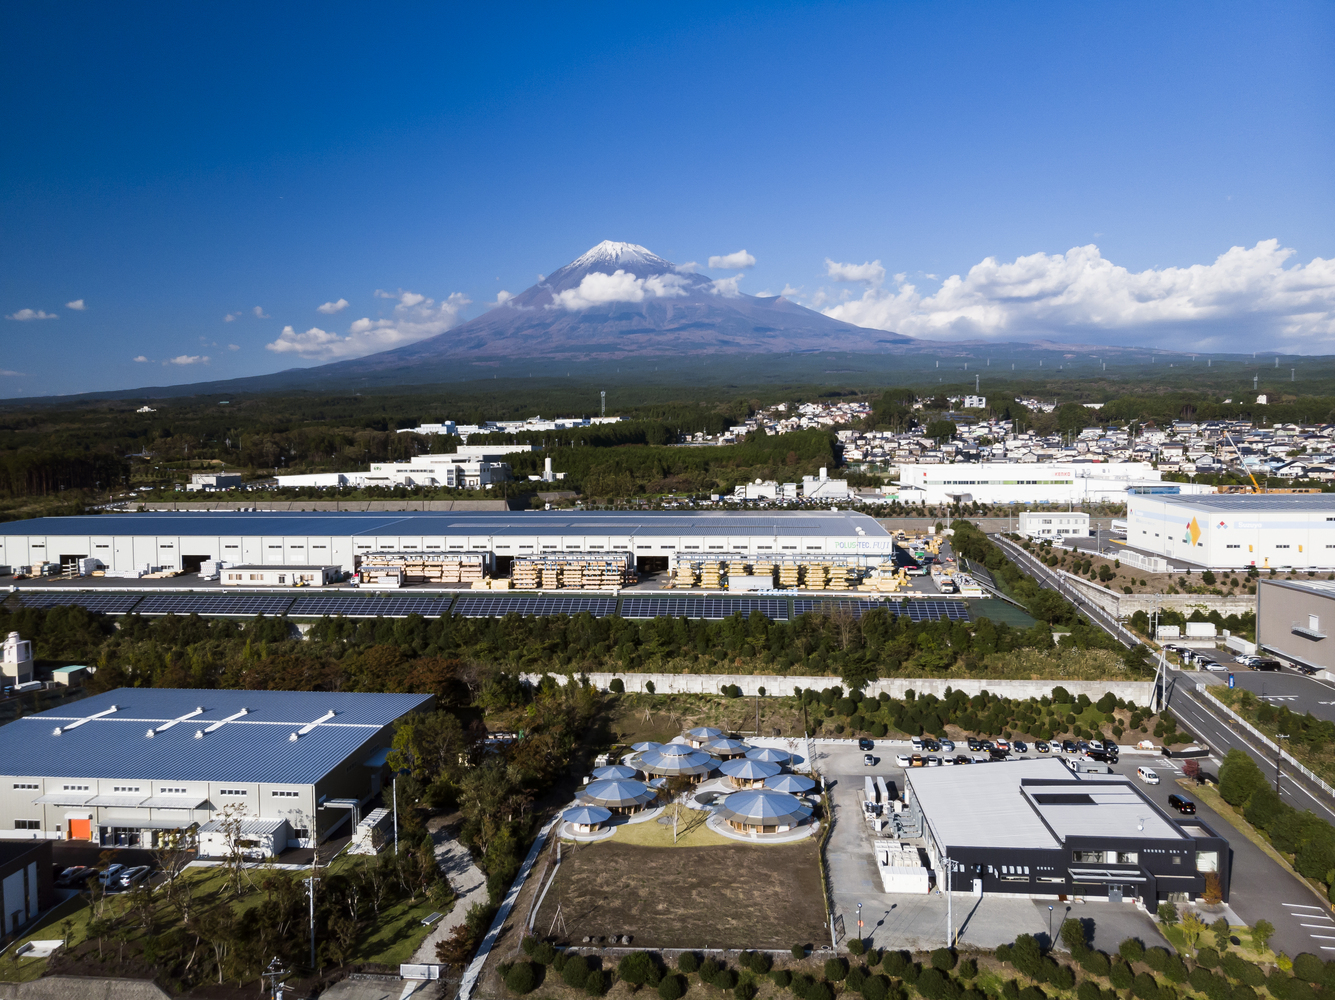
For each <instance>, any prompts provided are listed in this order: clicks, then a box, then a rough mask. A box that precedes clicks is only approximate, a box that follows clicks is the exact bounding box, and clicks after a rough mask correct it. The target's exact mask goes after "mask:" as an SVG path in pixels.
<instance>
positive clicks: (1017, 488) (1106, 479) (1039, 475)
mask: <svg viewBox="0 0 1335 1000" xmlns="http://www.w3.org/2000/svg"><path fill="white" fill-rule="evenodd" d="M1132 488H1139V489H1171V490H1173V491H1174V492H1175V493H1188V492H1195V491H1197V490H1200V491H1201V492H1205V491H1207V490H1208V491H1213V487H1208V486H1199V487H1197V486H1191V485H1189V484H1182V483H1172V484H1169V483H1163V482H1161V481H1160V473H1159V471H1158V470H1157V469H1155V468H1154V467H1153V466H1152V465H1150V464H1149V463H1148V462H951V463H932V464H928V463H920V464H909V463H901V464H900V465H899V500H900V502H902V503H927V504H942V503H945V504H953V503H1026V504H1028V503H1052V504H1079V503H1122V502H1123V501H1125V500H1126V492H1127V490H1128V489H1132Z"/></svg>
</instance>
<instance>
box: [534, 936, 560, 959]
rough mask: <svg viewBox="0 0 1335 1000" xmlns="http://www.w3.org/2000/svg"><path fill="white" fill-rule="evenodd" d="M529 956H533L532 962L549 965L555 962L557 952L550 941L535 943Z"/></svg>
mask: <svg viewBox="0 0 1335 1000" xmlns="http://www.w3.org/2000/svg"><path fill="white" fill-rule="evenodd" d="M530 940H531V939H530ZM529 954H530V955H532V956H533V961H535V962H539V963H541V964H542V965H551V964H552V963H553V962H555V961H556V956H557V954H558V952H557V950H556V946H555V945H554V944H552V943H551V942H550V941H537V942H535V943H534V945H533V950H532V951H531V952H530V953H529Z"/></svg>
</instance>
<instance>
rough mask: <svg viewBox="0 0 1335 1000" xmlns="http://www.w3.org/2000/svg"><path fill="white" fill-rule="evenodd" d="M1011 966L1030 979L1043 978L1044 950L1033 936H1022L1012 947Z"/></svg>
mask: <svg viewBox="0 0 1335 1000" xmlns="http://www.w3.org/2000/svg"><path fill="white" fill-rule="evenodd" d="M1011 964H1012V965H1014V966H1015V968H1017V969H1018V970H1019V971H1021V972H1023V973H1024V974H1025V975H1026V976H1028V977H1029V978H1030V979H1040V978H1042V976H1043V949H1042V947H1040V945H1039V943H1038V939H1037V938H1035V937H1034V936H1033V935H1032V934H1021V935H1020V936H1019V937H1017V938H1016V939H1015V944H1013V945H1011Z"/></svg>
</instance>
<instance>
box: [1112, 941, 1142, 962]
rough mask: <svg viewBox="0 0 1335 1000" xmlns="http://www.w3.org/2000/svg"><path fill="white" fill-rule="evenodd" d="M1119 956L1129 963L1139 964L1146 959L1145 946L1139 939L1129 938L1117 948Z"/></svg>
mask: <svg viewBox="0 0 1335 1000" xmlns="http://www.w3.org/2000/svg"><path fill="white" fill-rule="evenodd" d="M1117 954H1119V955H1121V956H1122V957H1123V958H1124V959H1126V960H1127V961H1128V962H1139V961H1140V960H1141V959H1143V958H1144V957H1145V946H1144V945H1143V944H1141V943H1140V940H1139V939H1138V938H1127V939H1126V940H1125V941H1123V942H1122V943H1121V944H1119V945H1118V946H1117Z"/></svg>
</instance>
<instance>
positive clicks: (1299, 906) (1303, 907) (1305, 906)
mask: <svg viewBox="0 0 1335 1000" xmlns="http://www.w3.org/2000/svg"><path fill="white" fill-rule="evenodd" d="M1283 905H1284V906H1287V907H1289V908H1290V909H1294V910H1319V909H1321V907H1319V906H1313V905H1312V904H1311V903H1284V904H1283Z"/></svg>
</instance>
